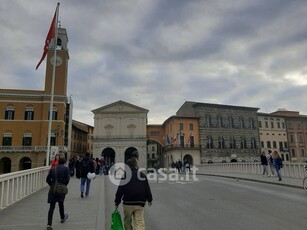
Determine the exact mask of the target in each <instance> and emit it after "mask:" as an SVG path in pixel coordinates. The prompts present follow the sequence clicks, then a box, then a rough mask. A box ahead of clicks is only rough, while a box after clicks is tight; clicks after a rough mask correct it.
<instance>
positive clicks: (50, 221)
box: [47, 202, 65, 226]
mask: <svg viewBox="0 0 307 230" xmlns="http://www.w3.org/2000/svg"><path fill="white" fill-rule="evenodd" d="M58 203H59V211H60V217H61V220H62V219H64V217H65V216H64V202H58ZM55 204H56V202H51V203H50V208H49V212H48V224H47V225H50V226H51V225H52V218H53V212H54V209H55Z"/></svg>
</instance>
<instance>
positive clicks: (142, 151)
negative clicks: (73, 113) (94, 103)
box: [92, 100, 148, 168]
mask: <svg viewBox="0 0 307 230" xmlns="http://www.w3.org/2000/svg"><path fill="white" fill-rule="evenodd" d="M92 112H93V113H94V132H93V157H95V158H96V157H98V158H100V157H104V159H105V161H106V163H108V164H111V163H124V162H126V161H127V160H128V159H129V158H131V157H132V155H133V152H134V151H135V150H137V151H138V159H139V164H140V167H142V168H146V167H147V137H146V126H147V114H148V110H147V109H144V108H141V107H138V106H136V105H133V104H130V103H127V102H125V101H121V100H119V101H117V102H114V103H111V104H109V105H106V106H102V107H100V108H97V109H94V110H92Z"/></svg>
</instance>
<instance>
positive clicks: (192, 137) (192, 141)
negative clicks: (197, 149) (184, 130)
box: [190, 136, 194, 148]
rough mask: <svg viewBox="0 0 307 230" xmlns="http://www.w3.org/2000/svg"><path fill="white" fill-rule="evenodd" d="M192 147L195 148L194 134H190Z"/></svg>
mask: <svg viewBox="0 0 307 230" xmlns="http://www.w3.org/2000/svg"><path fill="white" fill-rule="evenodd" d="M190 147H191V148H194V136H190Z"/></svg>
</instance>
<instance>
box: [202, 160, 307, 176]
mask: <svg viewBox="0 0 307 230" xmlns="http://www.w3.org/2000/svg"><path fill="white" fill-rule="evenodd" d="M305 165H306V164H304V163H284V167H283V168H282V169H281V173H282V174H283V176H285V177H290V178H304V177H305V173H306V172H305V171H306V170H305ZM196 167H197V173H216V174H218V173H242V174H257V175H262V172H263V169H262V165H261V164H260V163H259V162H258V163H257V162H245V163H214V164H203V165H197V166H196Z"/></svg>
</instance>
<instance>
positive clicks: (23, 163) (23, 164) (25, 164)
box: [19, 157, 32, 170]
mask: <svg viewBox="0 0 307 230" xmlns="http://www.w3.org/2000/svg"><path fill="white" fill-rule="evenodd" d="M19 168H20V170H26V169H30V168H32V161H31V159H30V158H29V157H24V158H21V160H20V162H19Z"/></svg>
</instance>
